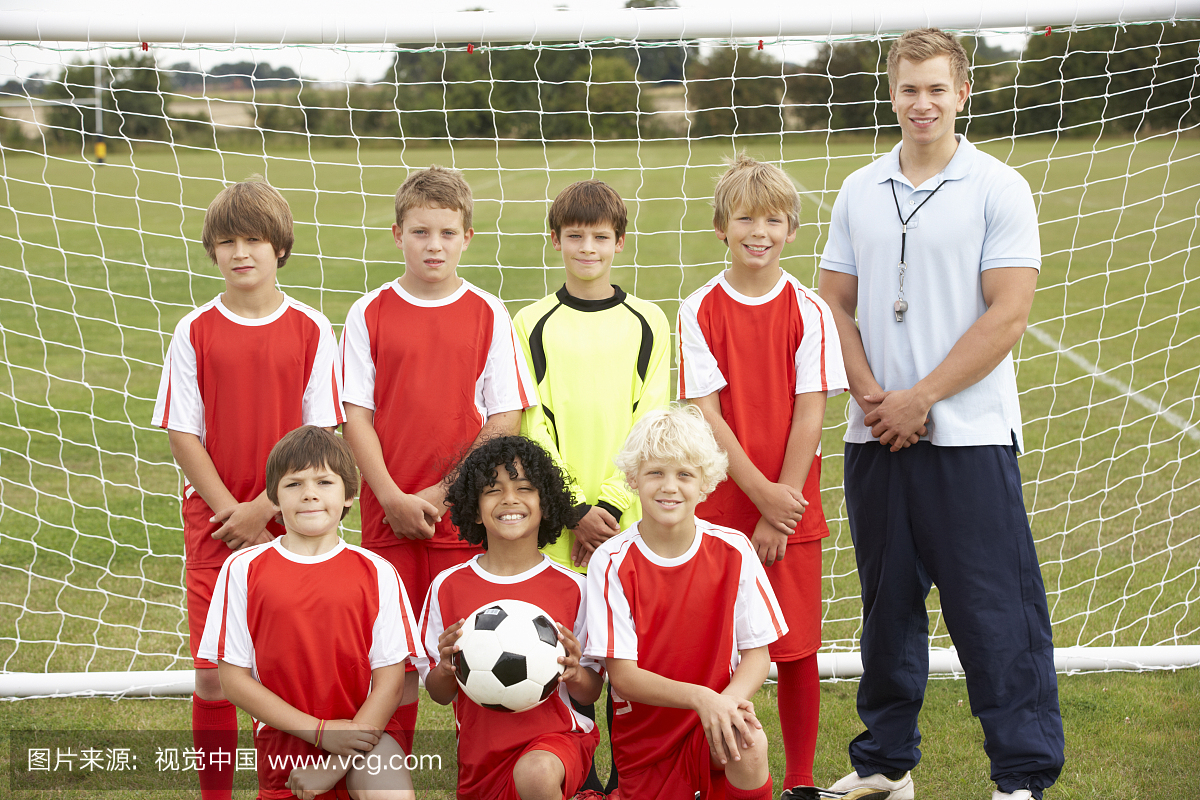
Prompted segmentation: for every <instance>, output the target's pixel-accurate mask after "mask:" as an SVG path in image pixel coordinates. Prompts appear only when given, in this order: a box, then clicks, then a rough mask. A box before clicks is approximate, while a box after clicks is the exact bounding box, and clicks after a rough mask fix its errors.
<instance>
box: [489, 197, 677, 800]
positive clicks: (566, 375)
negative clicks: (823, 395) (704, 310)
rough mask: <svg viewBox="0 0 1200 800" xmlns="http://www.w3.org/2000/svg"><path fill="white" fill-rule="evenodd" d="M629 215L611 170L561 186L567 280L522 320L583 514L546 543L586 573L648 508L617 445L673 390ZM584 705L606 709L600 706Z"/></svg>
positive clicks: (540, 419)
mask: <svg viewBox="0 0 1200 800" xmlns="http://www.w3.org/2000/svg"><path fill="white" fill-rule="evenodd" d="M626 222H627V212H626V209H625V203H624V201H623V200H621V196H620V195H619V194H617V192H616V190H614V189H613V188H612V187H611V186H609V185H608V184H606V183H604V182H602V181H598V180H586V181H579V182H577V183H573V184H571V185H570V186H568V187H567V188H565V189H563V190H562V191H561V192H559V194H558V197H556V198H555V199H554V202H553V203H552V204H551V206H550V212H549V214H548V217H547V223H548V225H549V228H550V241H551V243H552V244H553V246H554V249H555V250H556V251H558V252H559V253H561V254H562V260H563V266H564V268H565V272H566V276H565V282H564V283H563V285H562V287H561V288H560V289H559V290H558V291H557V292H555V293H554V294H551V295H548V296H546V297H544V298H542V299H541V300H539V301H537V302H536V303H533V304H531V305H528V306H526V307H525V308H523V309H521V310H520V311H518V312H517V315H516V318H515V319H514V320H513V324H514V326H515V327H516V330H517V337H518V339H519V340H520V343H521V349H522V350H523V351H524V354H525V359H526V361H527V362H528V364H529V369H530V372H532V373H533V376H534V381H535V382H536V384H537V391H538V405H537V407H535V408H531V409H530V410H529V411H528V413H526V414H525V417H524V419H523V420H522V424H521V430H522V432H523V433H524V434H525V435H527V436H529V437H531V438H533V439H535V440H536V441H537V442H538V443H539V444H541V445H542V446H543V447H544V448H545V449H546V450H547V451H548V452H549V453H550V454H551V455H552V456H553V457H554V459H555V461H556V462H557V463H558V464H560V465H561V466H562V467H563V470H564V472H566V473H567V474H568V475H569V476H570V480H571V487H570V488H571V491H572V494H573V495H574V496H575V500H576V504H577V505H576V517H575V519H576V521H575V522H574V524H573V525H572V526H570V527H569V528H568V529H567V530H565V531H564V532H563V534H564V535H563V536H561V537H559V539H558V541H557V542H555V543H553V544H551V545H549V546H548V547H547V548H546V554H547V555H549V556H550V557H551V558H552V559H554V561H556V562H557V563H559V564H561V565H563V566H565V567H569V568H572V569H574V570H576V571H578V572H586V570H587V564H588V560H589V559H590V558H591V554H592V552H593V551H594V550H595V549H596V548H597V547H599V546H600V545H601V544H603V543H604V542H605V541H606V540H607V539H609V538H610V537H612V536H613V535H615V534H617V533H619V532H620V531H621V530H623V529H625V528H628V527H629V526H630V525H632V524H633V523H634V522H636V521H637V520H638V519H639V518H640V517H641V506H640V504H639V503H638V499H637V496H636V495H634V494H633V493H631V492H630V491H629V488H628V487H627V485H626V483H625V477H624V475H623V474H622V473H621V471H620V470H619V469H617V468H616V465H615V464H614V463H613V456H614V455H616V453H617V452H618V451H619V450H620V449H621V445H622V444H623V443H624V441H625V437H626V436H628V435H629V430H630V428H632V427H633V425H634V423H636V422H637V421H638V420H639V419H641V418H642V416H643V415H645V414H646V413H647V412H648V411H652V410H654V409H656V408H661V407H662V406H664V405H666V403H667V400H668V399H669V392H670V388H669V386H670V371H671V358H670V347H671V329H670V326H669V324H668V323H667V318H666V316H665V315H664V314H663V313H662V310H661V309H659V308H658V306H656V305H654V304H653V303H649V302H646V301H645V300H641V299H639V298H637V297H634V296H633V295H630V294H626V292H625V291H624V290H623V289H622V288H621V287H620V286H616V285H614V284H613V283H612V277H611V273H612V262H613V259H614V257H615V256H616V254H618V253H620V252H621V251H622V250H623V249H624V246H625V226H626ZM577 710H579V711H580V712H581V713H583V714H585V715H587V716H589V717H590V718H594V716H595V709H594V707H591V706H588V707H577ZM608 715H609V718H610V719H611V717H612V700H611V699H610V700H609V701H608ZM617 787H618V778H617V770H616V769H615V767H614V769H613V770H612V771H611V772H610V774H609V778H608V783H607V786H604V787H602V786H601V784H600V781H599V778H598V777H597V776H596V774H595V769H594V768H593V770H592V773H591V775H589V776H588V780H587V783H585V784H584V788H585V789H588V790H591V791H594V792H600V791H603V792H604V793H606V794H608V793H612V792H613V791H614V790H615V789H616V788H617Z"/></svg>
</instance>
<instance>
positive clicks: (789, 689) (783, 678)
mask: <svg viewBox="0 0 1200 800" xmlns="http://www.w3.org/2000/svg"><path fill="white" fill-rule="evenodd" d="M775 666H776V668H777V669H778V670H779V684H778V686H777V687H776V688H777V689H778V691H779V728H780V730H781V731H782V733H783V754H784V757H785V758H786V759H787V771H786V772H785V773H784V776H783V785H784V788H788V789H790V788H792V787H793V786H812V785H814V784H813V759H814V758H815V757H816V754H817V723H818V722H819V720H820V717H821V680H820V677H819V676H818V674H817V654H816V653H813V654H812V655H811V656H808V657H807V658H802V659H800V660H799V661H784V662H782V663H777V664H776V665H775Z"/></svg>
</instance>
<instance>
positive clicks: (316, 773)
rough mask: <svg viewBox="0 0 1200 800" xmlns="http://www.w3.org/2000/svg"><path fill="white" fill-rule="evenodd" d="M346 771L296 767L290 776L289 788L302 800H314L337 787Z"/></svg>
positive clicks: (329, 768)
mask: <svg viewBox="0 0 1200 800" xmlns="http://www.w3.org/2000/svg"><path fill="white" fill-rule="evenodd" d="M345 774H346V770H344V769H338V768H336V767H332V766H330V767H328V768H321V767H296V768H295V769H293V770H292V771H291V773H289V774H288V779H287V788H288V790H289V791H291V793H292V794H294V795H296V797H298V798H300V800H314V798H316V797H317V795H321V794H324V793H325V792H328V791H329V790H330V789H332V788H333V787H334V786H336V785H337V782H338V781H339V780H341V778H342V776H343V775H345Z"/></svg>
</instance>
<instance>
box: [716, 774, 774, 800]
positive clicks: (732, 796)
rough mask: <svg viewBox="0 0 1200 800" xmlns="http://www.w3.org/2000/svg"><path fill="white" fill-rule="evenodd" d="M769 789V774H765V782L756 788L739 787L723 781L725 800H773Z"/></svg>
mask: <svg viewBox="0 0 1200 800" xmlns="http://www.w3.org/2000/svg"><path fill="white" fill-rule="evenodd" d="M771 791H772V788H771V776H770V775H767V782H766V783H764V784H763V785H762V786H760V787H758V788H757V789H739V788H737V787H736V786H734V785H733V784H732V783H730V782H729V781H725V797H726V800H774V798H773V795H772V794H771Z"/></svg>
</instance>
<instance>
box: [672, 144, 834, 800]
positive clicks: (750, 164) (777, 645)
mask: <svg viewBox="0 0 1200 800" xmlns="http://www.w3.org/2000/svg"><path fill="white" fill-rule="evenodd" d="M799 224H800V197H799V195H798V194H797V193H796V189H795V187H794V186H793V185H792V182H791V180H790V179H789V178H788V176H787V174H786V173H784V171H783V170H782V169H780V168H779V167H776V166H774V165H772V164H765V163H762V162H759V161H755V160H754V159H752V158H750V157H749V156H747V155H745V154H739V155H738V156H737V157H736V159H735V160H734V161H733V163H732V165H731V166H730V167H729V169H728V170H727V171H726V172H725V174H724V175H722V176H721V178H720V179H719V180H718V182H717V186H716V191H715V194H714V197H713V228H714V229H715V230H716V234H717V238H719V239H721V240H722V241H723V242H724V243H725V246H726V247H727V248H728V249H729V259H730V266H729V269H728V270H726V271H725V272H723V273H722V274H719V275H717V276H716V277H715V278H713V279H712V280H710V281H709V282H708V283H707V284H705V285H704V286H703V287H701V288H700V289H698V290H697V291H696V292H694V293H693V294H692V295H691V296H690V297H688V298H687V299H686V300H685V301H684V302H683V303H682V304H681V305H680V307H679V397H680V399H681V400H682V399H686V400H688V402H690V403H692V404H694V405H696V406H698V407H699V408H700V410H701V411H702V412H703V413H704V418H705V419H706V420H708V422H709V424H710V425H712V427H713V431H714V433H715V435H716V437H717V441H718V442H719V443H720V444H721V446H722V447H723V448H724V449H725V451H726V452H727V453H728V454H729V475H730V477H732V478H733V480H732V481H727V482H726V483H724V484H722V485H720V486H718V487H717V488H716V490H715V491H714V492H713V493H712V495H711V496H710V497H709V498H708V499H707V500H706V501H705V502H704V503H703V504H701V506H700V508H699V510H698V511H697V515H698V516H700V517H702V518H703V519H706V520H708V521H710V522H713V523H715V524H717V525H723V526H726V527H729V528H733V529H735V530H738V531H741V532H742V533H743V534H745V535H746V536H747V537H749V538H750V542H751V544H752V545H753V547H754V549H755V551H756V553H757V554H758V557H759V559H760V560H761V561H762V563H763V565H764V566H765V567H766V572H767V577H768V578H769V579H770V581H771V586H772V588H774V590H775V595H776V596H777V597H778V598H779V605H780V607H781V608H782V609H783V613H784V616H785V617H786V618H787V626H788V628H789V633H788V634H787V635H786V636H784V637H782V638H781V639H779V640H778V641H776V642H774V643H772V644H771V648H770V653H771V660H772V661H774V662H775V663H776V665H777V668H778V672H779V684H778V689H779V697H778V700H779V722H780V728H781V730H782V733H783V745H784V752H785V755H786V758H787V771H786V773H785V775H784V779H783V785H784V788H785V791H784V797H785V798H788V797H805V796H806V795H811V794H812V793H813V792H814V791H815V789H813V788H811V787H812V786H813V783H814V780H813V759H814V756H815V754H816V738H817V722H818V718H819V713H820V703H821V689H820V683H819V677H818V674H817V650H818V649H819V648H820V646H821V539H822V538H824V537H826V536H828V535H829V526H828V525H826V523H825V515H824V513H823V511H822V509H821V448H820V445H821V429H822V422H823V420H824V417H825V400H826V398H827V397H829V396H833V395H837V394H839V393H841V392H843V391H845V388H846V377H845V372H844V370H843V367H842V360H841V349H840V347H839V344H838V337H837V330H836V328H835V326H834V324H833V318H832V316H831V315H830V312H829V307H828V306H826V305H825V302H824V301H822V300H821V299H820V298H818V297H817V295H816V293H815V292H813V291H812V290H810V289H808V288H807V287H804V286H801V285H800V283H799V281H797V280H796V279H795V278H793V277H792V276H790V275H788V274H787V273H785V272H784V271H783V268H782V267H781V266H780V256H781V255H782V252H783V247H784V245H785V244H788V243H790V242H792V241H794V240H795V238H796V230H797V228H798V227H799ZM785 554H786V557H785ZM806 787H808V788H806Z"/></svg>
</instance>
